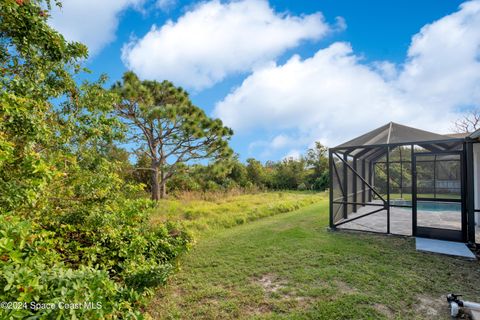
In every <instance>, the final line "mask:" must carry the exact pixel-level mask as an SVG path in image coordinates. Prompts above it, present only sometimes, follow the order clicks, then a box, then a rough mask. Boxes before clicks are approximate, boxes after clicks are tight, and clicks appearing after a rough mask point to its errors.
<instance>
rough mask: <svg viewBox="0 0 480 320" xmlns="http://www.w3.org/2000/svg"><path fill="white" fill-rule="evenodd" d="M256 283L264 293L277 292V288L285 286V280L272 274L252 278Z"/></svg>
mask: <svg viewBox="0 0 480 320" xmlns="http://www.w3.org/2000/svg"><path fill="white" fill-rule="evenodd" d="M254 282H255V283H256V284H259V285H260V286H261V287H262V288H263V290H264V291H265V292H266V293H270V294H272V293H278V291H279V290H281V289H283V288H285V284H286V282H285V281H282V280H281V279H279V278H278V277H277V276H276V275H274V274H270V273H269V274H264V275H263V276H261V277H259V278H256V279H254Z"/></svg>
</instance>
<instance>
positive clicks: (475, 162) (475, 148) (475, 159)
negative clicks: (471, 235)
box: [473, 143, 480, 241]
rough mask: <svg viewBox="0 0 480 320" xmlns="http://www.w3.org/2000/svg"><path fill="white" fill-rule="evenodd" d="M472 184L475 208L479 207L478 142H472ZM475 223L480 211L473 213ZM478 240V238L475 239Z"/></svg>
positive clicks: (479, 170) (479, 219)
mask: <svg viewBox="0 0 480 320" xmlns="http://www.w3.org/2000/svg"><path fill="white" fill-rule="evenodd" d="M473 172H474V179H473V185H474V190H475V209H480V143H474V144H473ZM475 223H476V224H479V223H480V213H478V212H477V213H475ZM477 241H478V239H477Z"/></svg>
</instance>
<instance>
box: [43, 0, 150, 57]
mask: <svg viewBox="0 0 480 320" xmlns="http://www.w3.org/2000/svg"><path fill="white" fill-rule="evenodd" d="M143 2H144V0H102V1H96V0H67V1H63V3H62V7H61V8H59V7H57V6H53V8H52V12H51V18H50V20H49V23H50V25H51V26H52V27H53V28H55V29H56V30H58V31H59V32H60V33H62V34H63V35H64V36H65V38H66V39H68V40H70V41H79V42H82V43H84V44H86V45H87V46H88V49H89V53H90V55H95V54H97V53H98V52H100V50H101V49H103V47H105V46H106V45H108V44H109V43H111V42H112V41H114V40H115V31H116V30H117V26H118V21H119V17H120V14H121V13H122V12H123V11H124V10H126V9H127V8H129V7H135V8H139V6H141V4H143Z"/></svg>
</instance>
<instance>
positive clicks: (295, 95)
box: [214, 1, 480, 145]
mask: <svg viewBox="0 0 480 320" xmlns="http://www.w3.org/2000/svg"><path fill="white" fill-rule="evenodd" d="M478 30H480V1H472V2H468V3H465V4H463V5H462V6H461V7H460V9H459V11H457V12H455V13H453V14H451V15H449V16H446V17H444V18H442V19H440V20H438V21H436V22H433V23H431V24H429V25H427V26H425V27H424V28H422V29H421V30H420V32H419V33H418V34H416V35H415V36H414V37H413V38H412V42H411V45H410V48H409V50H408V55H407V57H406V60H405V62H404V63H403V64H400V65H395V64H393V63H391V62H388V61H381V62H376V63H373V64H367V63H365V62H364V61H362V59H361V58H359V56H357V55H355V53H354V51H353V49H352V48H351V46H350V45H349V44H348V43H343V42H337V43H333V44H332V45H330V46H329V47H327V48H325V49H321V50H318V51H317V52H316V54H315V55H314V56H312V57H310V58H307V59H303V60H302V59H301V58H300V57H298V56H296V55H294V56H293V57H292V58H291V59H289V60H288V61H287V62H286V63H285V64H283V65H277V64H275V63H272V64H270V65H268V66H264V67H263V68H260V69H257V70H255V71H254V72H253V73H252V74H251V75H250V76H249V77H247V78H246V79H245V80H244V81H243V83H242V84H241V86H239V87H238V88H235V89H234V90H233V91H232V92H230V94H228V95H227V96H226V97H225V98H224V99H223V100H222V101H220V102H219V103H217V105H216V107H215V111H214V115H215V116H218V117H220V118H221V119H222V120H223V121H224V122H225V123H226V124H227V125H229V126H231V127H233V128H234V129H235V130H236V132H239V133H241V132H245V131H246V130H249V129H252V128H257V129H262V128H263V129H265V130H271V128H278V129H279V130H289V132H291V131H292V130H293V131H294V135H295V136H297V137H304V138H306V139H310V142H311V141H313V140H312V139H315V140H321V141H323V142H324V143H328V144H329V145H336V144H338V143H340V142H343V141H345V140H349V139H351V138H353V137H355V136H356V135H358V134H360V133H362V132H364V131H365V130H366V129H368V128H370V129H373V128H375V127H377V126H380V125H382V124H385V123H387V122H389V121H396V122H400V123H404V124H407V125H412V126H416V127H419V128H423V129H426V130H432V131H437V132H444V133H445V132H448V131H449V129H450V128H451V121H452V120H453V119H456V118H457V117H458V114H457V113H456V112H458V110H459V109H460V108H462V107H464V106H472V105H477V106H479V105H480V62H479V57H480V33H479V32H478ZM285 139H287V138H285ZM298 140H299V141H301V139H298Z"/></svg>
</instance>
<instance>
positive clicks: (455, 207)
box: [390, 200, 462, 211]
mask: <svg viewBox="0 0 480 320" xmlns="http://www.w3.org/2000/svg"><path fill="white" fill-rule="evenodd" d="M390 203H391V204H392V205H397V206H411V205H412V201H408V200H391V201H390ZM418 210H422V211H461V210H462V204H461V203H457V202H455V203H453V202H436V201H417V211H418Z"/></svg>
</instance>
